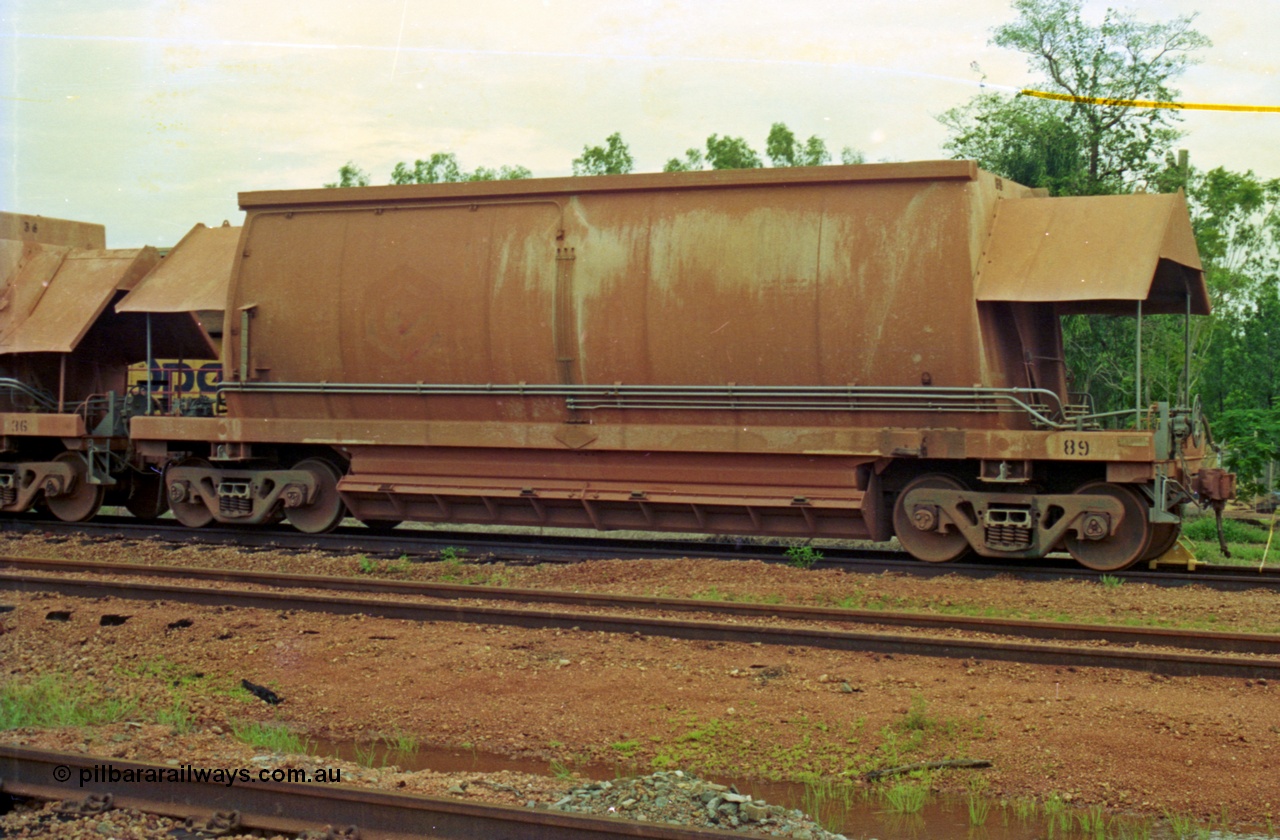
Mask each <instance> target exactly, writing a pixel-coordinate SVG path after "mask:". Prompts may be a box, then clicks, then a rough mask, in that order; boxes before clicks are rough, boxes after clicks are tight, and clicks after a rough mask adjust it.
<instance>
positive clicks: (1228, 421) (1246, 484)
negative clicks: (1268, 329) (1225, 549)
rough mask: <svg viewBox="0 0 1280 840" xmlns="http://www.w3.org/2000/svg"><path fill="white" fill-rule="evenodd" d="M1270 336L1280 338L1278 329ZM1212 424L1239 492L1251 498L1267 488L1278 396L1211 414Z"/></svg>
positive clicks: (1279, 442)
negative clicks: (1269, 402) (1261, 404)
mask: <svg viewBox="0 0 1280 840" xmlns="http://www.w3.org/2000/svg"><path fill="white" fill-rule="evenodd" d="M1273 340H1274V341H1277V342H1280V333H1278V334H1277V335H1276V337H1275V339H1273ZM1273 352H1277V353H1280V351H1277V350H1273ZM1272 376H1277V374H1275V373H1273V374H1272ZM1277 383H1278V384H1280V379H1277ZM1278 396H1280V395H1278ZM1213 428H1214V435H1215V437H1216V438H1217V440H1218V442H1219V443H1220V444H1221V446H1222V447H1223V450H1224V455H1225V457H1224V462H1225V465H1226V466H1227V467H1228V468H1229V469H1231V470H1232V471H1234V472H1235V473H1236V474H1237V475H1238V476H1239V488H1238V490H1239V493H1240V494H1241V495H1242V496H1244V497H1245V498H1250V497H1253V496H1257V495H1261V494H1263V493H1265V492H1267V490H1268V489H1269V488H1268V487H1267V486H1266V478H1267V465H1268V464H1269V463H1271V462H1274V461H1280V400H1277V401H1276V405H1275V407H1274V408H1269V409H1229V410H1227V411H1223V412H1221V413H1219V414H1218V415H1217V416H1215V417H1214V427H1213ZM1273 477H1274V476H1273Z"/></svg>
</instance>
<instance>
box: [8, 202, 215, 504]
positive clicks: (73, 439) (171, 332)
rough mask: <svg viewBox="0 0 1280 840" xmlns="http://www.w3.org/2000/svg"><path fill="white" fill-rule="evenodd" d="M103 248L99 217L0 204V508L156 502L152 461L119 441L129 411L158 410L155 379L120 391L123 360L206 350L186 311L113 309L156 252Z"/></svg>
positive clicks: (160, 494)
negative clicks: (86, 219)
mask: <svg viewBox="0 0 1280 840" xmlns="http://www.w3.org/2000/svg"><path fill="white" fill-rule="evenodd" d="M105 245H106V235H105V230H104V228H103V227H102V225H96V224H87V223H83V222H71V221H66V220H62V219H51V218H45V217H42V216H29V215H19V214H14V213H0V426H2V427H3V435H2V436H0V511H4V512H6V513H14V512H21V511H26V510H28V509H30V508H32V507H34V506H43V507H45V508H47V509H48V510H49V511H50V512H51V513H53V514H54V515H55V516H57V517H58V518H60V519H64V520H69V521H79V520H82V519H88V518H90V517H92V516H93V515H94V514H95V513H97V511H98V509H99V507H101V506H102V504H103V502H104V501H107V502H109V503H111V504H117V505H123V506H125V507H127V508H128V509H129V510H130V511H132V512H133V513H134V514H135V515H138V516H142V517H148V518H149V517H154V516H158V515H160V514H161V513H163V512H164V511H165V509H166V506H165V497H164V491H165V487H164V485H163V475H162V472H161V466H162V465H148V464H144V463H143V462H142V461H141V460H140V459H139V458H137V457H136V452H135V451H134V449H133V446H132V443H131V441H130V439H129V422H130V420H131V418H133V417H135V416H137V415H140V414H147V413H150V412H152V411H153V410H161V407H160V406H159V402H158V400H159V396H160V387H159V384H158V383H154V382H151V381H147V382H146V383H144V384H142V385H138V386H134V387H132V388H130V386H129V382H128V368H129V365H130V364H131V363H134V362H139V361H144V360H146V359H147V358H150V357H151V354H152V353H153V352H155V353H163V354H168V355H171V356H175V357H179V356H186V357H187V358H192V357H197V358H202V357H207V356H208V355H209V354H210V353H212V352H213V349H212V346H211V345H210V343H209V338H208V335H207V334H206V333H205V332H204V330H203V329H202V328H201V327H200V325H199V323H198V321H196V320H195V319H194V318H193V316H192V314H191V313H188V312H168V313H157V314H155V315H151V314H143V313H134V312H128V313H126V312H117V311H116V310H115V309H114V308H113V307H114V306H115V304H117V303H120V302H121V301H122V300H123V299H124V298H125V297H126V295H127V294H128V293H130V292H131V291H132V290H135V289H137V288H138V287H139V286H140V284H141V283H142V282H143V280H144V278H147V277H150V276H151V274H152V273H153V272H154V271H155V270H156V269H157V267H158V266H159V265H160V263H161V257H160V254H159V252H157V251H156V249H154V248H138V249H127V250H121V249H107V248H106V247H105ZM223 273H224V275H225V273H226V272H225V271H224V272H223ZM225 287H226V284H225V281H224V283H223V289H224V290H225ZM217 305H218V308H219V309H220V308H221V306H222V304H221V301H219V302H218V304H217ZM153 403H154V405H153Z"/></svg>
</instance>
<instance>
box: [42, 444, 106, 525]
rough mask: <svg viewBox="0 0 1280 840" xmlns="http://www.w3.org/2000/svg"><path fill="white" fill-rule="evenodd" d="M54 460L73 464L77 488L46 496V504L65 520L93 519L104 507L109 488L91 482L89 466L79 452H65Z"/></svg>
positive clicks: (74, 482)
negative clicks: (68, 491) (58, 494)
mask: <svg viewBox="0 0 1280 840" xmlns="http://www.w3.org/2000/svg"><path fill="white" fill-rule="evenodd" d="M53 460H54V461H56V462H59V463H64V464H70V465H71V469H72V471H73V472H74V473H75V480H74V481H73V482H72V483H73V484H74V486H75V489H74V490H72V491H71V492H70V493H63V494H62V495H60V496H45V504H47V505H48V506H49V511H50V512H51V513H53V515H54V516H56V517H58V518H59V519H61V520H62V521H63V522H84V521H85V520H86V519H92V518H93V516H94V514H96V513H97V512H98V509H99V508H101V507H102V500H103V498H105V497H106V494H107V493H106V491H107V489H106V488H105V487H103V486H102V485H101V484H90V483H89V467H88V466H87V465H86V464H85V462H84V458H82V457H80V455H79V453H76V452H63V453H60V454H59V455H58V456H57V457H56V458H54V459H53Z"/></svg>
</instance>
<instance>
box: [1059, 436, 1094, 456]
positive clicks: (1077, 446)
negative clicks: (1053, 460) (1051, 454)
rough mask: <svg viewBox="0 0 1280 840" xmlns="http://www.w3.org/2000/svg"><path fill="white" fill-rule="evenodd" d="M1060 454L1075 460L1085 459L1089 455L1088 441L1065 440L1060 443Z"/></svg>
mask: <svg viewBox="0 0 1280 840" xmlns="http://www.w3.org/2000/svg"><path fill="white" fill-rule="evenodd" d="M1062 454H1063V455H1067V456H1074V457H1077V458H1085V457H1087V456H1088V455H1089V441H1087V440H1074V439H1072V438H1067V439H1066V440H1065V441H1063V442H1062Z"/></svg>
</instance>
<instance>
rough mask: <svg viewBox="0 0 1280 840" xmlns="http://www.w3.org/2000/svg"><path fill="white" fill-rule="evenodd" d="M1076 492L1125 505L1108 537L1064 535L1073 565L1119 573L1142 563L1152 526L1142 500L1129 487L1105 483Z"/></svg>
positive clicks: (1090, 484) (1080, 488) (1088, 486)
mask: <svg viewBox="0 0 1280 840" xmlns="http://www.w3.org/2000/svg"><path fill="white" fill-rule="evenodd" d="M1076 493H1079V494H1086V493H1087V494H1089V495H1094V496H1110V497H1111V498H1113V499H1119V500H1120V503H1121V504H1123V505H1124V521H1123V522H1121V523H1120V529H1119V530H1118V531H1116V533H1114V534H1112V535H1111V536H1110V537H1107V538H1106V539H1102V540H1082V539H1080V538H1078V537H1077V536H1076V534H1075V532H1074V531H1073V532H1070V533H1068V534H1067V536H1066V537H1065V538H1064V539H1063V542H1064V543H1065V544H1066V546H1067V551H1069V552H1071V556H1072V557H1074V558H1075V559H1076V562H1077V563H1079V564H1080V565H1081V566H1084V567H1085V568H1088V569H1093V570H1094V571H1095V572H1118V571H1121V570H1122V569H1127V568H1129V567H1130V566H1132V565H1133V564H1134V563H1137V562H1138V561H1139V560H1141V559H1142V558H1143V556H1144V555H1145V554H1146V552H1147V549H1148V547H1150V545H1151V543H1152V527H1151V523H1150V522H1148V521H1147V506H1146V504H1144V503H1143V501H1142V497H1141V496H1139V495H1138V493H1137V492H1136V491H1134V490H1131V489H1130V488H1128V487H1125V486H1123V485H1120V484H1108V483H1107V482H1105V481H1090V482H1088V483H1087V484H1083V485H1081V486H1080V487H1078V488H1076ZM1175 539H1176V537H1175Z"/></svg>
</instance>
